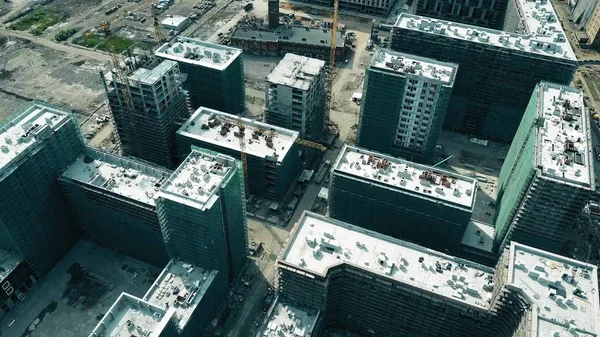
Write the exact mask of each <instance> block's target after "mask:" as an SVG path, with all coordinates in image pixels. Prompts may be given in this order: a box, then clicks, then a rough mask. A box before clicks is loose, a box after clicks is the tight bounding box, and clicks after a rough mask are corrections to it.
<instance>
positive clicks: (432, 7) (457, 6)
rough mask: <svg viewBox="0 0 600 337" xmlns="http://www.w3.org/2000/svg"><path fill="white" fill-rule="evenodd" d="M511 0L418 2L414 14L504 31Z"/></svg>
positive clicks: (436, 0)
mask: <svg viewBox="0 0 600 337" xmlns="http://www.w3.org/2000/svg"><path fill="white" fill-rule="evenodd" d="M508 1H510V0H499V1H498V0H482V1H469V0H460V1H452V2H451V1H444V0H416V1H415V3H414V4H413V5H412V6H413V8H414V10H413V11H414V14H416V15H422V16H427V17H431V18H437V19H443V20H449V21H453V22H460V23H465V24H468V25H474V26H479V27H484V28H491V29H502V26H503V22H504V15H505V14H506V7H507V5H508Z"/></svg>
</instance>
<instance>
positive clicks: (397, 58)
mask: <svg viewBox="0 0 600 337" xmlns="http://www.w3.org/2000/svg"><path fill="white" fill-rule="evenodd" d="M370 68H371V69H381V70H384V71H387V72H390V73H399V74H404V75H406V76H419V77H424V78H428V79H433V80H437V81H439V82H440V83H442V84H445V85H452V84H453V83H454V78H455V77H456V71H457V70H458V65H457V64H454V63H446V62H440V61H436V60H434V59H430V58H426V57H420V56H415V55H410V54H405V53H400V52H396V51H393V50H389V49H379V50H378V51H376V53H375V56H374V57H373V58H372V59H371V64H370Z"/></svg>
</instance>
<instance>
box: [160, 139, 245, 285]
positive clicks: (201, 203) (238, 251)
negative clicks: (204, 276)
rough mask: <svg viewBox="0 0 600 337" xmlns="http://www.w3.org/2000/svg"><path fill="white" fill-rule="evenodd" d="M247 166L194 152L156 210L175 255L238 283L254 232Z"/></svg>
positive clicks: (165, 188) (209, 153)
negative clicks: (249, 218)
mask: <svg viewBox="0 0 600 337" xmlns="http://www.w3.org/2000/svg"><path fill="white" fill-rule="evenodd" d="M243 180H244V179H243V177H242V173H241V164H240V163H239V162H236V160H235V159H233V158H232V157H230V156H226V155H223V154H219V153H216V152H212V151H209V150H205V149H199V148H193V149H192V152H191V153H190V154H189V156H188V157H187V158H186V159H185V160H184V161H183V163H182V164H181V165H180V166H179V168H178V169H177V170H176V171H175V172H174V173H173V174H172V175H171V177H169V179H168V180H167V181H166V182H165V183H164V184H163V185H162V186H161V188H160V191H159V193H158V194H157V199H156V207H157V212H158V218H159V221H160V226H161V229H162V232H163V236H164V239H165V242H166V246H167V251H168V252H169V256H171V257H177V258H179V259H182V260H184V261H187V262H189V263H192V264H193V265H195V266H198V267H200V268H203V269H206V270H213V269H216V270H218V271H219V274H218V275H219V277H218V278H219V279H218V280H217V282H219V283H223V282H226V281H227V279H228V278H229V279H231V280H233V279H235V278H236V277H237V276H238V274H239V273H240V271H241V269H242V267H243V266H244V264H245V262H246V256H247V250H248V232H247V229H246V203H245V198H244V181H243Z"/></svg>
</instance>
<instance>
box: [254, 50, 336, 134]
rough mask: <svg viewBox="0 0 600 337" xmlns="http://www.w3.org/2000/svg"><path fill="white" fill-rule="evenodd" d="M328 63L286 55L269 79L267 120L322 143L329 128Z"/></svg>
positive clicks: (267, 86) (266, 96)
mask: <svg viewBox="0 0 600 337" xmlns="http://www.w3.org/2000/svg"><path fill="white" fill-rule="evenodd" d="M325 81H326V79H325V62H324V61H321V60H317V59H313V58H309V57H304V56H299V55H295V54H290V53H288V54H285V57H284V58H283V60H281V61H280V62H279V63H278V64H277V66H276V67H275V68H274V69H273V71H272V72H271V73H270V74H269V76H267V83H266V85H265V87H266V93H265V120H266V122H267V123H269V124H273V125H277V126H280V127H283V128H287V129H290V130H294V131H298V132H299V134H300V138H302V139H308V140H312V141H319V140H321V137H322V136H323V130H324V128H325V97H324V92H325Z"/></svg>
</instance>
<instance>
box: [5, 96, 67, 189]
mask: <svg viewBox="0 0 600 337" xmlns="http://www.w3.org/2000/svg"><path fill="white" fill-rule="evenodd" d="M70 118H71V114H70V113H68V112H67V111H65V110H60V109H57V108H54V107H51V106H50V105H45V104H43V103H34V104H30V105H27V106H25V108H23V109H22V110H21V111H19V112H17V113H16V114H14V115H12V116H10V117H8V118H7V119H6V120H4V121H3V122H2V123H0V177H2V175H3V174H2V169H3V168H4V167H5V166H7V165H8V164H10V163H11V162H12V161H13V160H15V159H16V158H18V157H21V156H24V155H25V154H26V153H28V151H29V150H31V149H32V148H33V146H34V144H36V143H37V142H38V140H39V139H43V138H44V137H46V136H47V135H50V134H52V132H53V131H56V130H58V129H59V128H60V127H61V126H62V125H64V124H65V123H66V122H67V121H68V120H69V119H70Z"/></svg>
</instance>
